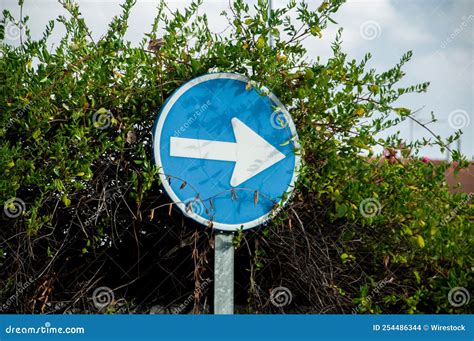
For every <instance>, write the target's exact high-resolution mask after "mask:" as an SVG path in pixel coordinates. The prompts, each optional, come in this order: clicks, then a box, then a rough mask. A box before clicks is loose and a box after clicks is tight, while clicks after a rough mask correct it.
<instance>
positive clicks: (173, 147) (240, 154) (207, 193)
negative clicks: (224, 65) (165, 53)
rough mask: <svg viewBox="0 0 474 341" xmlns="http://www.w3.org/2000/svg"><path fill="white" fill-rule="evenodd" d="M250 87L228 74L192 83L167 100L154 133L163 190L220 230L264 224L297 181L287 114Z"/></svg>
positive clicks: (270, 97) (271, 98)
mask: <svg viewBox="0 0 474 341" xmlns="http://www.w3.org/2000/svg"><path fill="white" fill-rule="evenodd" d="M247 84H248V80H247V78H245V77H244V76H241V75H238V74H233V73H211V74H207V75H204V76H201V77H198V78H195V79H192V80H191V81H189V82H187V83H186V84H184V85H183V86H181V87H180V88H179V89H178V90H176V91H175V92H174V93H173V94H172V95H171V96H170V98H169V99H168V100H167V101H166V102H165V103H164V105H163V107H162V108H161V111H160V114H159V116H158V118H157V121H156V122H155V126H154V128H153V155H154V159H155V162H156V164H157V165H158V166H159V167H160V178H161V181H162V184H163V186H164V188H165V190H166V192H167V193H168V195H169V196H170V197H171V199H172V200H173V202H174V203H175V204H176V205H177V206H178V207H179V208H180V209H181V210H182V211H183V213H184V214H185V215H187V216H188V217H190V218H192V219H194V220H196V221H198V222H200V223H201V224H204V225H207V226H211V225H212V226H213V228H215V229H218V230H224V231H235V230H238V229H240V228H243V229H249V228H252V227H255V226H258V225H260V224H261V223H263V222H265V221H266V220H267V219H269V218H271V217H272V216H273V215H274V214H275V213H276V212H277V211H278V209H276V208H277V207H278V205H280V206H281V204H284V202H283V201H284V200H287V198H288V197H289V194H290V193H291V192H292V190H293V186H294V184H295V181H296V178H297V170H298V166H299V162H300V158H299V156H298V152H297V149H298V148H299V144H298V136H297V133H296V129H295V126H294V124H293V121H292V119H291V117H290V114H289V113H288V111H287V110H286V109H285V107H284V106H283V105H282V104H281V102H280V101H279V100H278V99H277V98H276V97H275V96H274V95H273V94H272V93H268V94H266V95H263V94H262V90H260V91H257V90H256V89H255V88H253V87H250V86H248V85H247ZM285 193H286V194H288V195H285Z"/></svg>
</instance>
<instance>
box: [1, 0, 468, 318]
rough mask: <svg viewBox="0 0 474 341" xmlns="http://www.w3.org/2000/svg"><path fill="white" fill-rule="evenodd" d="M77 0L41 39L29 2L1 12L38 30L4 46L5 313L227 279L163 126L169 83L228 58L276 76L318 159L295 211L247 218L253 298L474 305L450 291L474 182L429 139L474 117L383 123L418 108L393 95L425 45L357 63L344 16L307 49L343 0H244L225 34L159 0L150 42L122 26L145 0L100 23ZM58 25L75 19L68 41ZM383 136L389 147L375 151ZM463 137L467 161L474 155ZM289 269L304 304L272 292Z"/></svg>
mask: <svg viewBox="0 0 474 341" xmlns="http://www.w3.org/2000/svg"><path fill="white" fill-rule="evenodd" d="M60 3H61V4H62V6H64V8H65V9H66V10H67V11H68V13H69V15H68V16H64V17H63V16H62V17H59V18H58V19H56V20H55V21H51V22H50V23H49V24H48V26H47V28H46V30H45V33H44V36H43V38H42V39H40V40H38V41H34V40H32V39H31V38H30V34H29V31H28V28H27V18H20V19H19V21H17V20H16V19H14V18H13V17H12V16H11V15H10V13H8V12H7V11H4V12H3V20H2V22H1V28H2V30H1V31H2V38H3V37H4V36H5V31H6V29H7V28H12V27H13V26H12V25H16V26H17V27H18V28H21V31H22V32H23V33H24V35H23V38H22V41H21V44H19V46H11V45H9V44H6V43H2V44H1V45H0V80H1V82H0V83H1V84H0V110H1V116H0V124H1V128H2V129H1V130H0V134H1V142H0V149H1V155H2V157H1V159H0V168H1V171H0V193H1V202H2V203H5V209H4V214H3V217H2V227H1V230H0V266H1V267H0V274H1V276H0V284H1V285H0V302H1V303H2V306H1V310H2V311H3V312H81V311H89V309H90V307H91V306H92V305H91V304H92V300H91V296H92V292H93V291H94V289H95V288H97V287H100V286H109V287H111V288H112V289H114V293H115V299H114V301H113V302H112V304H111V305H110V306H109V307H107V311H109V312H113V311H125V312H127V311H128V312H144V311H146V308H147V307H149V306H150V305H153V304H160V305H163V306H171V305H174V304H179V303H182V302H183V301H185V299H186V297H188V295H189V294H192V292H193V290H194V289H195V288H201V287H202V285H201V284H202V283H203V281H205V280H206V279H208V278H212V253H211V251H212V247H213V235H212V233H211V231H210V229H209V228H205V227H201V226H196V225H195V224H194V223H193V222H192V221H189V220H186V219H184V218H183V217H182V216H181V215H180V214H179V213H178V212H175V211H174V210H173V209H171V208H172V206H170V205H169V201H168V198H167V196H166V195H165V194H164V193H162V191H161V190H160V184H159V182H158V176H157V175H158V173H159V171H160V170H159V169H157V168H156V167H155V166H154V164H153V162H152V160H151V145H150V143H151V128H152V125H153V122H154V120H155V118H156V115H157V112H158V110H159V108H160V106H161V105H162V104H163V102H164V101H165V100H166V99H167V97H168V96H169V95H170V94H171V93H172V92H173V91H174V90H175V89H176V88H177V87H178V86H179V85H181V84H183V83H185V82H186V81H188V80H190V79H192V78H193V77H196V76H199V75H202V74H204V73H208V72H215V71H230V72H237V73H241V74H244V75H246V76H247V77H248V78H249V79H250V80H251V81H252V84H253V86H256V87H260V86H263V85H264V86H266V87H267V88H268V89H270V90H271V91H272V92H273V93H275V94H276V95H277V96H278V97H279V98H280V99H281V101H282V102H283V103H284V104H285V105H286V106H287V108H289V110H290V112H291V114H292V117H293V119H294V121H295V123H296V126H297V130H298V133H299V137H300V140H301V145H302V150H301V151H300V152H301V154H302V156H303V159H304V163H303V166H302V169H301V174H300V176H299V182H298V184H297V188H296V189H295V195H294V197H293V198H292V200H291V203H290V204H288V205H287V206H286V208H285V209H284V210H283V212H282V213H281V214H280V215H279V216H278V217H277V218H276V219H274V220H273V221H272V222H271V223H270V224H268V225H266V226H263V227H262V228H261V229H259V230H258V231H249V232H245V233H243V232H242V233H239V234H237V235H236V236H235V244H236V248H237V258H236V261H237V266H236V267H237V273H236V280H237V284H236V294H237V299H236V302H237V304H238V305H240V306H243V307H241V308H239V309H240V311H242V312H256V313H265V312H281V311H288V312H312V313H325V312H332V313H335V312H344V313H351V312H356V313H379V312H384V313H437V312H464V313H466V312H469V311H471V307H472V304H471V305H469V304H464V305H463V306H460V307H456V306H454V305H452V304H450V301H449V300H448V295H452V291H451V294H450V290H451V289H453V288H455V287H463V288H466V289H467V290H468V291H470V292H471V293H472V292H474V291H473V287H472V283H473V278H472V270H473V266H474V265H473V261H472V260H473V259H472V255H473V254H474V252H473V251H474V250H473V247H472V245H473V233H472V221H471V220H470V219H472V205H471V204H470V200H471V198H472V197H470V196H468V195H467V194H463V193H458V194H450V192H449V191H448V187H447V185H446V182H445V177H444V173H445V170H446V168H447V167H449V166H450V165H448V164H440V165H435V164H433V163H430V162H426V160H421V159H420V157H419V150H420V148H421V147H423V146H426V145H438V146H439V147H440V148H441V149H443V150H444V149H445V148H446V145H447V144H449V143H450V142H452V141H454V140H455V139H456V138H458V137H459V134H460V132H457V133H456V134H455V136H453V137H450V138H448V139H447V140H446V141H443V140H442V139H441V138H440V137H438V136H433V138H432V139H431V140H424V141H414V142H410V143H408V142H407V141H402V140H401V139H400V138H399V137H398V136H397V135H393V136H389V137H387V138H379V137H378V136H379V133H380V132H383V131H385V130H387V129H389V128H391V127H394V126H396V125H398V124H400V123H401V122H403V121H405V120H407V119H408V120H410V119H413V117H412V114H413V113H412V111H411V110H410V109H408V108H401V107H396V106H394V103H395V102H396V101H397V100H398V99H399V98H400V97H401V96H403V95H404V94H407V93H414V92H415V93H416V92H424V91H426V90H427V88H428V83H423V84H418V85H414V86H410V87H406V88H402V87H399V86H398V85H397V83H398V82H399V81H400V80H401V79H402V77H403V76H404V72H403V70H402V68H403V66H404V64H405V63H407V62H408V61H409V60H410V58H411V56H412V53H411V52H407V53H406V54H405V55H403V56H402V57H401V60H400V62H399V63H398V64H397V65H395V66H394V67H393V68H391V69H389V70H386V71H383V72H379V71H376V70H374V69H368V68H367V67H366V65H367V63H368V62H369V60H370V58H371V56H370V54H367V55H366V56H365V57H364V58H363V60H361V61H356V60H351V59H349V58H348V56H347V55H346V54H345V53H344V52H343V51H342V43H341V35H342V30H341V31H339V33H338V35H337V37H336V40H335V41H334V43H333V45H332V51H333V55H332V57H331V58H329V60H327V61H326V62H323V61H321V60H320V59H319V58H317V57H316V56H311V57H313V59H314V60H309V59H307V58H306V49H305V48H304V46H303V44H302V42H303V40H306V44H318V40H319V39H320V37H321V36H322V34H324V29H325V28H326V27H327V25H335V24H336V23H335V22H334V20H333V19H331V15H333V14H334V13H335V12H336V11H337V10H338V8H339V7H340V6H341V4H342V1H340V0H330V1H324V2H322V3H321V5H320V6H319V8H318V9H317V10H316V11H310V10H309V9H308V7H307V5H306V4H304V3H297V2H296V1H290V2H289V4H288V5H287V6H286V7H284V8H278V9H275V10H273V11H271V14H270V16H269V15H268V8H267V4H266V3H265V2H264V1H259V2H258V4H257V5H256V6H255V8H254V9H252V8H249V7H250V6H249V5H247V4H245V3H244V2H243V1H242V0H236V1H234V2H233V3H232V5H231V7H230V8H229V9H228V10H227V11H226V12H224V13H222V14H221V15H224V16H226V17H227V18H228V22H229V28H228V30H227V31H226V33H225V35H219V34H216V33H213V32H211V31H210V29H209V28H208V19H207V16H206V15H205V14H201V15H198V8H199V3H193V4H192V5H190V6H189V7H188V8H187V9H185V10H182V11H180V12H171V11H170V10H169V9H168V8H167V6H166V3H165V2H162V3H161V4H160V6H159V7H158V10H157V11H158V13H157V15H156V19H155V21H154V23H153V26H152V29H151V32H150V33H149V34H147V35H145V36H144V37H143V40H142V41H141V43H140V45H139V46H133V45H132V44H131V43H130V42H129V41H126V40H125V39H124V35H125V32H126V30H127V19H128V17H129V14H130V11H131V9H132V7H133V5H134V1H132V0H126V1H125V2H124V4H123V5H122V7H123V13H122V14H121V15H120V16H118V17H115V18H114V19H113V21H112V22H111V23H110V26H109V30H108V31H107V32H106V33H105V35H104V36H103V37H102V38H101V39H99V40H98V41H94V40H93V38H92V36H91V34H90V31H89V29H88V27H87V24H86V22H85V21H84V19H83V18H82V16H81V13H80V10H79V7H78V6H77V4H75V3H74V2H72V1H71V0H62V1H60ZM21 5H22V1H20V6H21ZM290 13H296V16H297V19H296V20H292V19H291V18H290V16H289V14H290ZM57 24H60V25H63V26H64V27H65V28H66V34H65V36H64V37H63V38H62V40H61V42H60V44H59V45H58V46H56V47H54V48H53V49H51V48H50V46H49V45H48V38H49V37H50V35H51V33H52V32H53V29H54V26H55V25H57ZM270 37H271V40H272V42H273V43H272V44H269V39H270ZM377 145H378V146H383V148H384V149H385V150H386V153H387V154H386V155H385V156H380V155H375V154H374V152H373V148H374V147H375V146H377ZM397 151H399V152H398V154H397V153H396V152H397ZM452 154H453V155H452V156H453V160H454V161H453V164H454V165H455V166H456V167H457V168H461V167H464V166H466V164H467V162H466V160H465V159H464V158H463V157H462V156H461V155H459V154H458V153H456V152H453V153H452ZM282 195H285V194H284V193H282ZM277 286H285V287H287V288H289V289H290V291H291V293H292V296H293V301H292V303H291V304H289V305H287V306H285V307H283V308H277V307H275V306H274V305H272V304H271V302H270V300H269V292H270V290H271V289H272V288H274V287H277ZM211 296H212V292H211V291H210V290H207V289H206V290H199V291H196V293H195V294H193V299H194V308H193V309H194V312H200V311H206V309H207V308H206V307H207V306H208V305H209V302H211ZM188 308H189V309H191V308H192V307H188ZM188 308H187V309H188ZM189 309H188V310H189ZM180 312H184V311H180Z"/></svg>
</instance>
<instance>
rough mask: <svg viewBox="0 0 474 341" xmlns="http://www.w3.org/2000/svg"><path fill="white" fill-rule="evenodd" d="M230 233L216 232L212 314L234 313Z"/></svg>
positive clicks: (232, 246)
mask: <svg viewBox="0 0 474 341" xmlns="http://www.w3.org/2000/svg"><path fill="white" fill-rule="evenodd" d="M233 237H234V235H233V234H232V233H216V234H215V249H214V252H215V254H214V314H233V313H234V245H233V242H232V240H233Z"/></svg>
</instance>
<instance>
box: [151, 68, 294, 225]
mask: <svg viewBox="0 0 474 341" xmlns="http://www.w3.org/2000/svg"><path fill="white" fill-rule="evenodd" d="M220 78H227V79H234V80H238V81H241V82H244V83H246V84H247V83H248V82H249V80H248V79H247V78H246V77H244V76H242V75H239V74H235V73H226V72H218V73H209V74H206V75H203V76H200V77H196V78H194V79H192V80H190V81H188V82H187V83H185V84H184V85H182V86H181V87H180V88H178V90H176V91H175V92H174V93H173V94H172V95H171V97H170V98H169V99H168V101H167V102H166V103H165V105H164V107H162V109H161V111H160V113H159V116H158V119H157V120H158V121H157V123H156V124H155V126H154V128H153V132H152V141H153V142H152V146H153V155H154V158H155V163H156V165H157V166H158V167H159V168H160V169H161V170H163V164H162V162H161V149H160V139H161V131H162V129H163V126H164V123H165V121H166V117H167V116H168V113H169V111H170V110H171V108H172V107H173V105H174V104H175V103H176V102H177V101H178V99H179V98H180V97H181V96H182V95H183V94H184V93H185V92H186V91H188V90H189V89H191V88H192V87H194V86H196V85H198V84H200V83H202V82H206V81H208V80H212V79H220ZM268 97H270V99H271V100H272V101H273V102H274V103H275V104H276V105H277V106H278V107H279V108H280V110H281V111H282V112H283V114H284V115H285V119H286V120H287V121H288V122H287V123H288V127H289V128H290V131H291V134H292V136H293V137H294V138H293V140H292V142H293V146H294V147H295V148H299V147H300V144H299V140H298V134H297V132H296V127H295V124H294V123H293V120H292V118H291V116H290V114H289V113H288V110H286V108H285V106H284V105H283V104H282V103H281V102H280V100H279V99H278V98H277V97H276V96H275V95H274V94H273V93H269V94H268ZM269 124H270V123H269ZM300 163H301V157H300V156H299V155H298V154H295V168H294V170H293V176H292V178H291V181H290V184H289V186H288V189H287V192H288V193H290V194H291V193H292V192H293V188H294V185H295V182H296V180H297V178H298V171H299V168H300ZM167 175H170V176H172V175H173V174H163V173H162V172H160V174H159V176H160V180H161V183H162V184H163V187H164V188H165V191H166V193H168V195H169V196H170V198H171V200H172V201H173V203H174V204H176V205H177V206H178V207H179V208H180V210H181V211H182V212H183V213H184V215H185V216H188V217H190V218H192V219H194V220H195V221H197V222H199V223H201V224H203V225H206V226H209V220H208V219H204V218H203V217H201V216H200V215H198V214H196V213H194V212H187V211H186V205H185V204H184V203H183V202H182V201H181V200H180V198H179V197H178V196H177V195H176V194H175V192H174V191H173V189H172V188H171V186H170V185H169V183H168V179H167ZM282 194H283V193H282ZM290 197H291V195H289V196H288V198H287V199H286V201H285V202H284V203H283V205H285V204H286V202H287V201H288V199H289V198H290ZM283 205H282V206H283ZM278 211H279V209H278V210H274V211H273V212H269V213H267V214H265V215H263V216H261V217H260V218H257V219H255V220H252V221H248V222H246V223H243V224H223V223H218V222H215V221H213V222H212V224H213V228H214V229H216V230H221V231H237V230H239V229H240V228H242V229H244V230H247V229H250V228H252V227H255V226H258V225H260V224H263V223H264V222H265V221H267V220H268V219H270V218H272V217H274V216H275V215H276V214H277V213H278Z"/></svg>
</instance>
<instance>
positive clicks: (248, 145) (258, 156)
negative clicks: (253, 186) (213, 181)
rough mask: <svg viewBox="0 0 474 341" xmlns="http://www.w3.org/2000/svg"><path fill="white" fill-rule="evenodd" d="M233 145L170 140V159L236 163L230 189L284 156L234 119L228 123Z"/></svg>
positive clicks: (177, 139)
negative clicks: (232, 133)
mask: <svg viewBox="0 0 474 341" xmlns="http://www.w3.org/2000/svg"><path fill="white" fill-rule="evenodd" d="M231 122H232V129H233V130H234V136H235V140H236V142H221V141H210V140H200V139H188V138H183V137H174V136H172V137H171V140H170V155H171V156H176V157H186V158H196V159H206V160H218V161H231V162H235V166H234V171H233V173H232V177H231V179H230V185H231V186H233V187H236V186H238V185H240V184H241V183H243V182H245V181H247V180H248V179H250V178H252V177H254V176H255V175H257V174H258V173H260V172H262V171H264V170H265V169H267V168H268V167H271V166H273V165H274V164H275V163H277V162H279V161H281V160H283V159H284V158H285V155H284V154H282V153H281V152H280V151H279V150H278V149H276V148H275V147H273V146H272V145H271V144H270V143H268V142H267V141H265V140H264V139H263V138H262V137H261V136H260V135H258V134H257V133H255V132H254V131H253V130H252V129H250V128H249V127H247V126H246V125H245V124H244V123H243V122H242V121H240V120H239V119H238V118H236V117H234V118H232V120H231Z"/></svg>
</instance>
